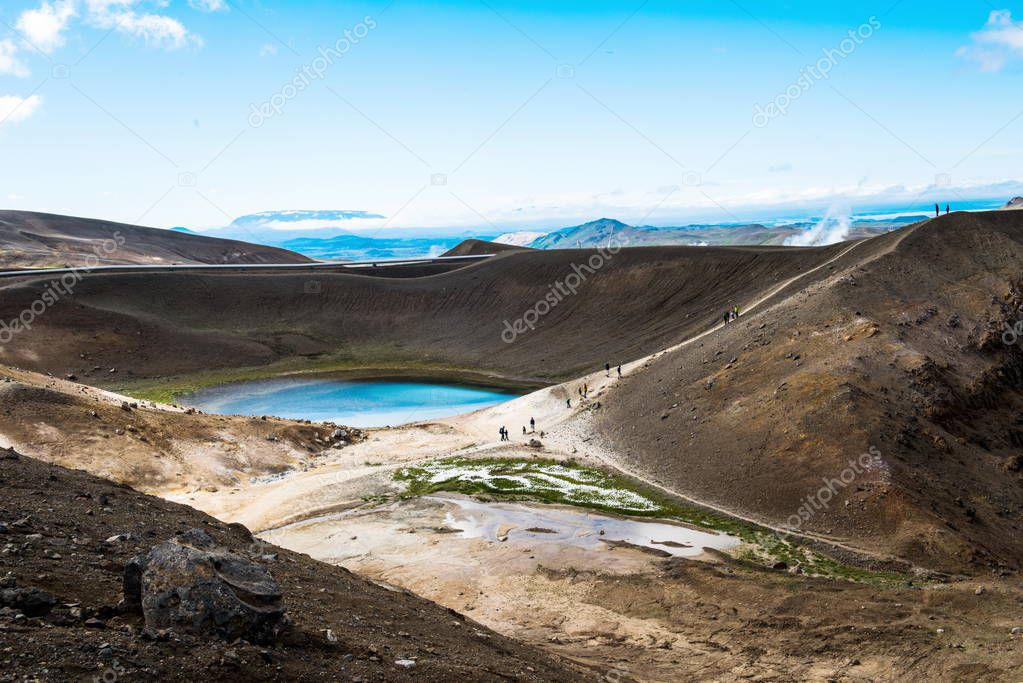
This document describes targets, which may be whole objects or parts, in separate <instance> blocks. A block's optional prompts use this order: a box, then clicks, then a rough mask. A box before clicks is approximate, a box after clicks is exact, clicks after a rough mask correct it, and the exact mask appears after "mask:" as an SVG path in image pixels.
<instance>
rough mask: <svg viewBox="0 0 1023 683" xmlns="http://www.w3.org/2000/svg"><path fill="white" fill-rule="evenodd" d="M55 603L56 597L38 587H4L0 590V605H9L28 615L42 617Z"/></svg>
mask: <svg viewBox="0 0 1023 683" xmlns="http://www.w3.org/2000/svg"><path fill="white" fill-rule="evenodd" d="M56 604H57V598H55V597H53V596H52V595H50V594H49V593H47V592H46V591H44V590H40V589H38V588H5V589H3V590H0V605H2V606H4V607H10V608H11V609H14V610H17V611H19V612H21V613H23V614H24V615H25V616H29V617H43V616H46V615H47V614H49V613H50V610H52V609H53V607H54V606H55V605H56Z"/></svg>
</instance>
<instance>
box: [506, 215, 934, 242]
mask: <svg viewBox="0 0 1023 683" xmlns="http://www.w3.org/2000/svg"><path fill="white" fill-rule="evenodd" d="M923 218H925V216H923V215H919V216H904V217H899V218H893V219H890V220H859V221H847V220H846V221H843V220H842V219H824V220H821V221H813V222H810V221H808V222H800V223H792V224H788V225H779V226H767V225H763V224H760V223H749V224H744V225H686V226H682V227H656V226H633V225H628V224H626V223H623V222H621V221H618V220H614V219H612V218H601V219H600V220H596V221H591V222H589V223H584V224H583V225H577V226H574V227H570V228H562V229H561V230H555V231H554V232H550V233H547V234H544V235H541V236H540V237H537V238H536V239H534V240H533V241H531V242H527V243H520V246H528V247H531V248H533V249H576V248H583V249H593V248H598V247H602V246H607V245H609V244H614V245H617V246H623V247H643V246H670V245H685V246H694V247H707V246H718V245H786V244H793V245H804V246H805V245H820V244H831V243H833V242H838V241H842V240H849V239H859V238H862V237H869V236H871V235H877V234H880V233H883V232H888V231H889V230H894V229H896V228H900V227H902V226H904V225H909V224H910V223H916V222H918V221H920V220H922V219H923ZM511 234H512V235H521V234H522V233H511ZM508 237H509V236H508V235H501V236H500V237H498V238H497V239H496V240H495V241H496V242H502V243H505V244H511V243H512V242H510V241H508V240H507V238H508Z"/></svg>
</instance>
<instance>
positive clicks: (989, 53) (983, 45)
mask: <svg viewBox="0 0 1023 683" xmlns="http://www.w3.org/2000/svg"><path fill="white" fill-rule="evenodd" d="M970 38H971V40H972V43H971V44H970V45H964V46H963V47H961V48H959V49H958V50H956V56H958V57H962V58H963V59H968V60H970V61H972V62H975V63H976V64H977V66H978V67H979V68H980V70H981V71H987V72H995V71H1001V70H1002V69H1003V68H1004V67H1005V65H1006V64H1008V63H1009V60H1011V59H1013V58H1023V21H1013V18H1012V12H1011V11H1009V10H1007V9H1003V10H993V11H992V12H991V14H990V15H988V20H987V23H986V24H984V28H983V29H981V30H980V31H977V32H976V33H973V34H972V35H971V36H970Z"/></svg>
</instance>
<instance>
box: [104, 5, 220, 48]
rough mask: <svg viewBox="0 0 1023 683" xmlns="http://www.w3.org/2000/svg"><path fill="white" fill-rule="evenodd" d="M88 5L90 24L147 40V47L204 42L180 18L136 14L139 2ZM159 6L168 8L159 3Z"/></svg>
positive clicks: (146, 13)
mask: <svg viewBox="0 0 1023 683" xmlns="http://www.w3.org/2000/svg"><path fill="white" fill-rule="evenodd" d="M214 2H215V0H214ZM87 3H88V10H89V15H88V16H89V22H90V23H91V24H93V25H94V26H97V27H99V28H103V29H116V30H117V31H118V32H120V33H124V34H125V35H129V36H131V37H133V38H139V39H141V40H143V41H145V43H146V44H147V45H151V46H153V47H162V48H167V49H169V50H176V49H180V48H183V47H188V46H190V45H194V46H199V45H202V39H201V38H199V36H197V35H195V34H193V33H191V32H189V30H188V29H187V28H185V26H184V24H182V23H181V22H180V21H178V20H177V19H174V18H173V17H168V16H166V15H163V14H153V13H150V12H144V11H143V12H138V11H136V10H135V7H136V6H137V5H139V4H141V3H140V2H139V0H87ZM156 4H157V5H158V6H161V7H162V6H165V5H166V3H165V2H159V1H158V2H157V3H156Z"/></svg>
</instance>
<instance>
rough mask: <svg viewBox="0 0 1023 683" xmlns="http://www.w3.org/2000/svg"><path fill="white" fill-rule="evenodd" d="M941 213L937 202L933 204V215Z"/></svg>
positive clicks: (936, 215)
mask: <svg viewBox="0 0 1023 683" xmlns="http://www.w3.org/2000/svg"><path fill="white" fill-rule="evenodd" d="M940 215H941V207H940V206H938V205H937V204H935V205H934V217H935V218H937V217H938V216H940Z"/></svg>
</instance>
